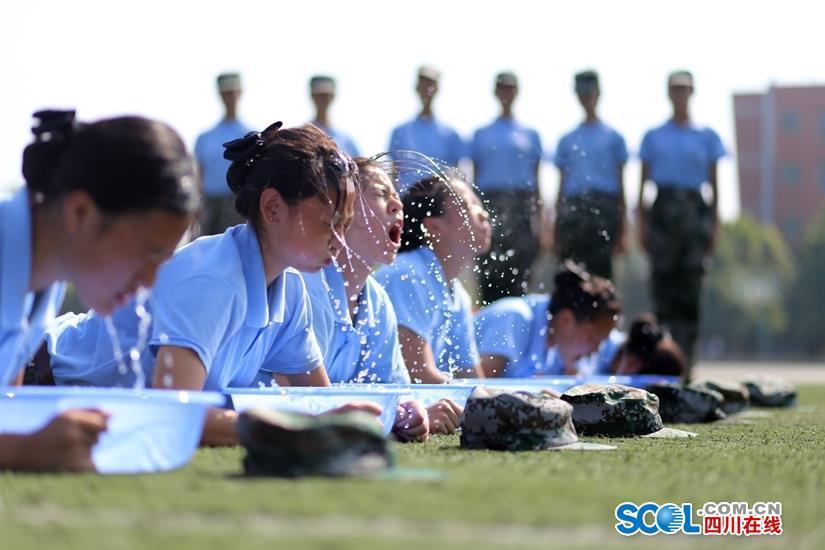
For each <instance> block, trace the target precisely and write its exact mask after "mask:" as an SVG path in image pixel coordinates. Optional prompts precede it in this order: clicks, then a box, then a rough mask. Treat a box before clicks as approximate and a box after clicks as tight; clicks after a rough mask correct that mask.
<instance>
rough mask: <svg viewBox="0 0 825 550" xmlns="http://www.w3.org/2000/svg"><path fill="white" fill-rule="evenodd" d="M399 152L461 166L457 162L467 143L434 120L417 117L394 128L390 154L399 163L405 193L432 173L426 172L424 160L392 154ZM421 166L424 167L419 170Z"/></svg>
mask: <svg viewBox="0 0 825 550" xmlns="http://www.w3.org/2000/svg"><path fill="white" fill-rule="evenodd" d="M396 151H416V152H418V153H422V154H424V155H427V156H428V157H430V158H431V159H433V160H436V161H441V162H445V163H447V164H449V165H450V166H458V161H459V160H461V157H463V156H464V143H463V141H462V140H461V137H460V136H459V135H458V132H456V131H455V130H453V129H452V128H450V127H449V126H447V125H446V124H443V123H441V122H439V121H438V120H436V119H435V118H422V117H421V116H417V117H415V118H414V119H413V120H411V121H410V122H407V123H406V124H402V125H401V126H398V127H397V128H395V129H394V130H393V131H392V136H391V137H390V147H389V152H390V154H391V155H392V157H393V159H395V160H396V161H397V162H398V163H399V166H398V169H399V175H398V181H399V191H400V192H402V193H403V192H404V190H405V189H406V187H407V186H408V185H410V184H412V183H414V182H416V181H418V180H420V179H422V178H425V177H428V176H430V175H432V174H431V173H430V172H427V170H426V168H427V161H426V160H425V159H420V158H417V156H410V155H404V154H397V153H396V154H393V153H394V152H396ZM420 163H424V164H425V166H424V167H419V166H418V164H420Z"/></svg>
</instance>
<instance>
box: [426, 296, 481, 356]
mask: <svg viewBox="0 0 825 550" xmlns="http://www.w3.org/2000/svg"><path fill="white" fill-rule="evenodd" d="M462 290H463V289H462ZM461 306H462V307H461V310H460V311H457V312H453V317H452V319H451V321H452V322H451V323H450V325H449V331H448V333H447V337H446V338H445V343H446V344H447V349H448V350H449V356H448V357H446V358H443V359H442V360H441V361H438V362H439V363H440V364H439V367H440V368H441V370H453V369H455V368H458V369H461V370H472V369H474V368H475V366H476V365H478V364H479V363H481V357H480V356H479V353H478V345H477V344H476V339H475V337H474V334H473V332H474V326H473V314H472V305H471V303H470V296H469V295H468V294H467V292H466V291H464V292H461ZM436 359H438V358H436ZM444 359H446V361H448V362H449V363H452V364H449V363H448V364H447V365H444Z"/></svg>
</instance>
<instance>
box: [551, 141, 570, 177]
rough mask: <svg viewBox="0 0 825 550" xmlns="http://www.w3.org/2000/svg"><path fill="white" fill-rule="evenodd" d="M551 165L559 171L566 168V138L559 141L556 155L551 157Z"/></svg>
mask: <svg viewBox="0 0 825 550" xmlns="http://www.w3.org/2000/svg"><path fill="white" fill-rule="evenodd" d="M553 163H554V164H555V165H556V166H557V167H558V169H559V170H564V169H565V167H566V166H567V138H565V137H563V138H561V139H560V140H559V144H558V146H557V147H556V154H555V156H554V157H553Z"/></svg>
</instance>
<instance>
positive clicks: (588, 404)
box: [561, 384, 696, 437]
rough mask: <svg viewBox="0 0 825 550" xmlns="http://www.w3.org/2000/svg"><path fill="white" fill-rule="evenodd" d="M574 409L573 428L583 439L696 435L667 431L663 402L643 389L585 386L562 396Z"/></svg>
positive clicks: (610, 385) (573, 389) (611, 385)
mask: <svg viewBox="0 0 825 550" xmlns="http://www.w3.org/2000/svg"><path fill="white" fill-rule="evenodd" d="M561 398H562V399H563V400H565V401H566V402H568V403H570V404H571V405H573V424H575V426H576V429H577V430H578V431H579V433H581V434H583V435H605V436H610V437H626V436H642V437H691V436H695V435H696V434H694V433H692V432H685V431H683V430H675V429H672V428H665V427H664V425H663V423H662V418H661V417H660V416H659V399H658V398H657V397H656V396H655V395H653V394H651V393H649V392H647V391H645V390H643V389H640V388H631V387H630V386H623V385H621V384H607V385H605V384H582V385H580V386H576V387H574V388H570V389H569V390H567V391H566V392H564V393H563V394H562V396H561Z"/></svg>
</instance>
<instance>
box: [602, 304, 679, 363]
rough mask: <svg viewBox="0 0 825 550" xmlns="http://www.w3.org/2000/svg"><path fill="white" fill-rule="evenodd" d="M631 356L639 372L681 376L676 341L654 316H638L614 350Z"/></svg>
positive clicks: (619, 354) (619, 353) (618, 354)
mask: <svg viewBox="0 0 825 550" xmlns="http://www.w3.org/2000/svg"><path fill="white" fill-rule="evenodd" d="M621 354H629V355H635V356H636V357H638V358H639V359H640V361H641V363H642V367H641V370H640V371H639V374H661V375H669V376H681V375H682V373H683V372H684V370H685V365H686V360H685V355H684V353H683V352H682V350H681V348H680V347H679V344H677V343H676V342H675V341H674V340H673V338H671V337H670V335H669V334H668V332H667V330H666V329H665V328H664V327H662V326H661V325H660V324H659V323H658V322H657V321H656V319H655V318H654V317H652V316H650V315H645V316H641V317H639V318H638V319H636V320H634V321H633V323H632V324H631V325H630V331H629V332H628V336H627V341H626V342H625V343H624V344H623V345H622V347H621V348H620V349H619V352H618V353H617V357H619V356H621Z"/></svg>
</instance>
